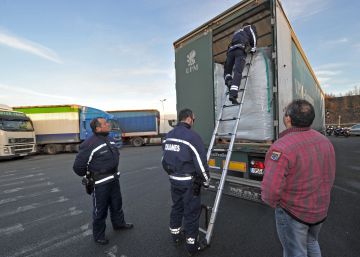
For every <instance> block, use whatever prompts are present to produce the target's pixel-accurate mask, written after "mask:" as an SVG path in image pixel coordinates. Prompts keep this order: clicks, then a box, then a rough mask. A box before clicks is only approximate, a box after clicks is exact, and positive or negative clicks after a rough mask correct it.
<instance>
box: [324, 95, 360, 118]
mask: <svg viewBox="0 0 360 257" xmlns="http://www.w3.org/2000/svg"><path fill="white" fill-rule="evenodd" d="M325 110H326V112H327V115H326V120H325V121H326V124H338V123H339V116H341V118H340V120H341V124H344V125H351V124H355V123H360V95H351V96H342V97H334V96H326V97H325Z"/></svg>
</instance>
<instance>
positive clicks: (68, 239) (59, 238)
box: [11, 223, 92, 257]
mask: <svg viewBox="0 0 360 257" xmlns="http://www.w3.org/2000/svg"><path fill="white" fill-rule="evenodd" d="M91 234H92V230H91V229H89V224H88V223H87V224H84V225H82V226H81V227H80V228H76V229H72V230H70V231H68V232H66V233H62V234H59V235H56V236H54V237H52V238H50V239H47V240H43V241H40V242H37V243H34V244H30V245H28V246H25V247H24V248H23V249H21V250H20V251H18V252H15V253H14V254H12V255H11V256H14V257H17V256H23V255H26V256H27V257H30V256H39V255H43V254H44V253H47V252H49V251H51V250H54V249H56V248H59V247H62V246H65V245H67V244H69V243H72V242H74V241H76V240H80V239H83V238H84V237H87V236H90V235H91Z"/></svg>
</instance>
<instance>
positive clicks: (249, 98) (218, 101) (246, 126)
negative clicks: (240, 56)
mask: <svg viewBox="0 0 360 257" xmlns="http://www.w3.org/2000/svg"><path fill="white" fill-rule="evenodd" d="M270 54H271V51H270V49H269V48H258V50H257V52H256V54H255V55H254V59H253V65H252V66H251V68H250V74H249V79H248V83H247V87H246V93H245V98H244V106H243V108H242V112H241V117H240V123H239V127H238V130H237V132H236V138H239V139H245V140H255V141H267V140H272V139H273V138H274V122H273V109H272V84H273V83H272V71H271V66H270ZM249 58H250V55H248V57H247V62H249V60H250V59H249ZM246 72H247V67H245V68H244V71H243V75H245V74H246ZM223 74H224V67H223V66H222V65H221V64H217V63H216V64H215V67H214V87H215V108H216V109H215V115H216V118H217V117H218V113H219V111H220V110H221V105H222V104H223V102H224V100H225V104H226V105H230V104H231V102H230V101H229V98H228V96H226V99H225V93H226V91H227V87H226V86H225V82H224V77H223ZM244 82H245V79H242V81H241V86H240V88H242V87H243V86H244ZM241 94H242V93H241V92H239V97H238V101H240V97H241ZM238 108H239V107H238V106H234V107H229V108H225V109H224V113H223V118H224V119H226V118H232V117H236V116H237V112H238ZM234 124H235V121H225V122H221V123H220V126H219V133H229V132H232V130H233V127H234Z"/></svg>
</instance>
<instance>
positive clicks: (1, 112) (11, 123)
mask: <svg viewBox="0 0 360 257" xmlns="http://www.w3.org/2000/svg"><path fill="white" fill-rule="evenodd" d="M34 153H35V132H34V127H33V124H32V122H31V120H30V118H29V117H27V116H26V115H25V114H24V113H21V112H15V111H12V109H11V108H10V107H8V108H4V107H3V106H1V107H0V159H11V158H14V157H22V156H26V155H29V154H34Z"/></svg>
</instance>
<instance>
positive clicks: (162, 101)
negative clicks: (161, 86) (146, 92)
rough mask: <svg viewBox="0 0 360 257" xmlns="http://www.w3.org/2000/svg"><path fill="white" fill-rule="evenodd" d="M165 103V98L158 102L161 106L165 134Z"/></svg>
mask: <svg viewBox="0 0 360 257" xmlns="http://www.w3.org/2000/svg"><path fill="white" fill-rule="evenodd" d="M165 101H166V98H164V99H162V100H160V102H161V105H162V111H163V133H165V111H164V102H165Z"/></svg>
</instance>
